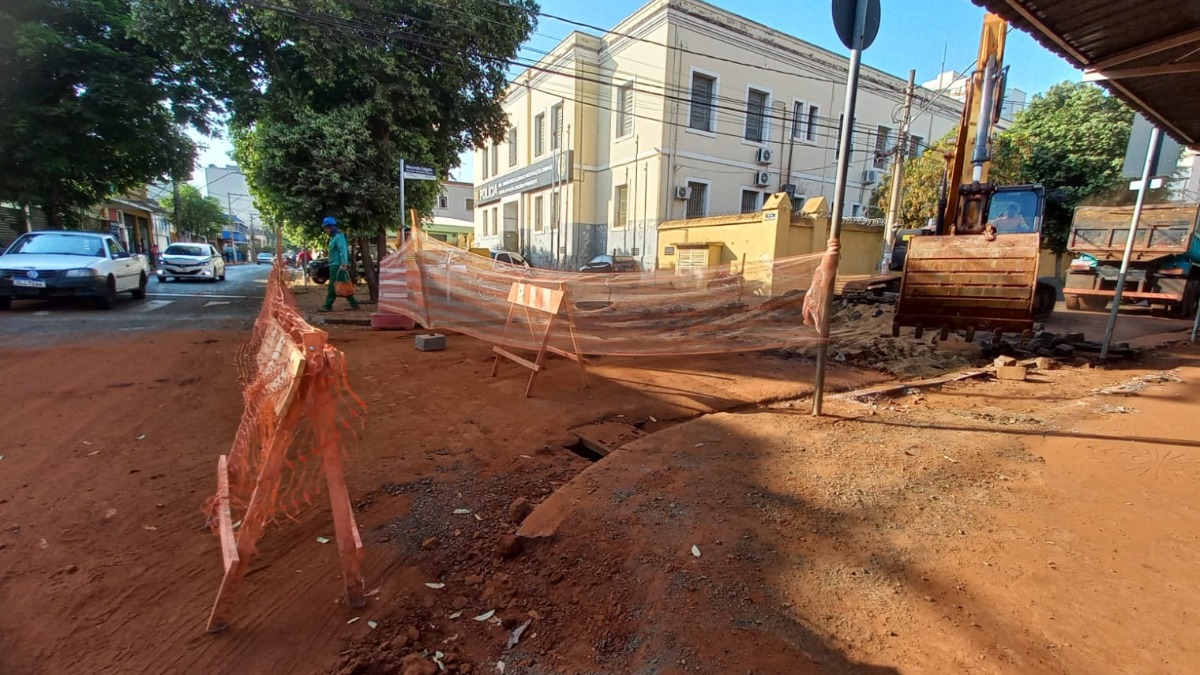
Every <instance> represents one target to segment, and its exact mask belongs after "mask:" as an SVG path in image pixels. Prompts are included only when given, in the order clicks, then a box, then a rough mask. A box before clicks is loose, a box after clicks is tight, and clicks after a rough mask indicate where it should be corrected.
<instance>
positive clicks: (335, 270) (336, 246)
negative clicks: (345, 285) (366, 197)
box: [321, 216, 358, 312]
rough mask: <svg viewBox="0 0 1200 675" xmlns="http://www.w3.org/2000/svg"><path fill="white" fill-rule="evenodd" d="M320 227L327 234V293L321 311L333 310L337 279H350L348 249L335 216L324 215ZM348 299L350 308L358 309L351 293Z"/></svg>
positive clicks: (356, 301) (336, 296)
mask: <svg viewBox="0 0 1200 675" xmlns="http://www.w3.org/2000/svg"><path fill="white" fill-rule="evenodd" d="M321 229H323V230H325V234H327V235H329V293H328V294H327V295H326V296H325V305H324V306H323V307H321V311H322V312H331V311H333V301H334V300H337V298H338V295H337V290H336V288H335V286H336V282H338V281H350V249H349V246H348V245H347V244H346V235H344V234H342V233H341V231H340V230H338V222H337V218H334V217H333V216H326V217H325V220H323V221H321ZM346 300H349V301H350V309H358V300H355V299H354V296H353V295H350V296H349V297H347V298H346Z"/></svg>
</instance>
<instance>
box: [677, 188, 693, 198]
mask: <svg viewBox="0 0 1200 675" xmlns="http://www.w3.org/2000/svg"><path fill="white" fill-rule="evenodd" d="M691 198H692V188H690V187H686V186H684V185H677V186H675V199H691Z"/></svg>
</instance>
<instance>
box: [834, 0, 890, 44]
mask: <svg viewBox="0 0 1200 675" xmlns="http://www.w3.org/2000/svg"><path fill="white" fill-rule="evenodd" d="M860 4H864V5H866V9H867V16H866V21H864V22H863V28H862V42H861V43H860V44H857V45H856V44H855V42H856V40H855V39H854V38H855V37H856V36H855V35H854V18H855V14H857V13H858V7H859V5H860ZM833 27H834V28H835V29H837V34H838V38H840V39H841V41H842V44H844V45H846V48H847V49H866V48H867V47H870V46H871V44H872V43H874V42H875V36H876V35H879V0H833Z"/></svg>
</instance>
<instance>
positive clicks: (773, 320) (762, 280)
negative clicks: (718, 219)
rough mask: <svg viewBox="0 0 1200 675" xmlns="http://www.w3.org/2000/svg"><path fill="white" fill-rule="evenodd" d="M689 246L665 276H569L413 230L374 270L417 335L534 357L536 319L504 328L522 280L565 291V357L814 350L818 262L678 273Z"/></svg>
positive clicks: (383, 303) (524, 316) (520, 319)
mask: <svg viewBox="0 0 1200 675" xmlns="http://www.w3.org/2000/svg"><path fill="white" fill-rule="evenodd" d="M695 250H696V252H695V253H692V252H690V251H691V250H690V249H683V248H680V249H679V251H678V252H677V253H676V259H677V260H679V261H680V267H677V268H676V269H673V270H655V271H647V272H629V273H615V274H607V273H606V274H594V273H572V272H560V271H553V270H540V269H531V268H525V267H517V266H514V265H509V264H505V263H500V262H496V261H493V260H492V259H490V258H485V257H483V256H479V255H476V254H473V253H470V252H468V251H465V250H463V249H460V248H457V247H454V246H451V245H449V244H446V243H444V242H440V241H437V240H436V239H432V238H430V237H428V236H426V235H424V234H422V233H419V232H418V233H417V234H416V236H414V237H412V238H410V239H409V240H408V241H407V242H405V244H404V246H402V247H401V249H400V250H399V251H397V252H396V253H394V254H393V255H391V256H389V257H387V258H386V259H384V261H383V262H382V264H381V265H380V309H381V310H383V311H385V312H392V313H396V314H402V315H405V316H408V317H410V318H411V319H413V320H414V321H416V322H418V323H420V324H421V325H423V326H425V327H426V328H444V329H447V330H453V331H456V332H459V333H464V334H467V335H471V336H473V337H476V338H480V339H483V340H486V341H488V342H492V343H496V344H502V345H506V346H509V347H515V348H522V349H537V348H538V346H539V345H540V343H541V340H542V331H543V330H544V329H545V322H544V321H541V320H539V318H538V317H536V316H533V315H531V314H529V313H527V312H525V311H523V310H518V311H515V312H513V321H514V323H513V324H512V325H510V326H509V327H508V329H507V330H506V328H505V326H506V321H507V319H508V317H509V315H510V309H511V308H512V305H511V304H510V303H509V302H508V296H509V292H510V289H511V288H512V286H513V284H514V283H521V284H529V285H532V286H537V287H543V288H550V289H557V290H562V291H563V292H564V300H563V303H562V309H561V311H560V312H559V314H558V317H560V318H559V320H556V321H555V322H553V323H552V324H551V326H550V334H549V344H550V345H551V346H552V347H556V348H558V349H562V350H566V351H570V352H578V353H583V354H596V355H624V356H642V355H668V354H703V353H727V352H745V351H757V350H762V349H772V348H780V347H796V346H804V345H811V344H818V343H820V341H821V338H820V336H819V335H818V332H817V327H816V326H817V321H818V318H819V315H820V311H821V305H822V303H821V302H820V301H819V299H820V298H821V297H822V296H823V284H826V283H831V282H832V276H833V275H832V274H831V273H827V272H824V271H822V270H823V266H822V261H823V260H826V254H815V255H804V256H795V257H789V258H778V259H769V260H749V261H745V262H742V261H740V260H738V261H733V262H731V263H728V264H721V265H711V266H710V265H705V264H688V265H686V266H684V265H683V263H684V262H685V259H686V261H687V262H689V263H690V262H692V261H697V258H699V261H700V262H701V263H702V262H703V261H704V258H705V257H706V256H707V254H708V248H707V247H706V246H705V247H698V248H697V249H695ZM685 251H686V253H685ZM833 264H834V266H836V262H834V263H833ZM824 267H829V264H828V263H826V265H825V266H824ZM819 271H820V272H819ZM814 279H815V280H816V281H815V285H814ZM806 298H807V302H806ZM806 319H807V321H806ZM534 324H536V326H535V325H534Z"/></svg>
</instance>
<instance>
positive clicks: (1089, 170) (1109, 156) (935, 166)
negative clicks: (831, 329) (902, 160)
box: [872, 82, 1133, 253]
mask: <svg viewBox="0 0 1200 675" xmlns="http://www.w3.org/2000/svg"><path fill="white" fill-rule="evenodd" d="M1132 123H1133V112H1132V111H1131V110H1130V109H1129V108H1128V107H1127V106H1126V105H1125V104H1124V103H1122V102H1121V101H1119V100H1117V99H1116V98H1114V97H1112V96H1109V95H1108V94H1106V93H1105V92H1104V91H1103V90H1102V89H1100V88H1099V87H1096V86H1093V85H1090V84H1084V83H1076V82H1062V83H1060V84H1056V85H1054V86H1053V87H1051V88H1050V89H1049V90H1048V91H1047V92H1046V93H1045V94H1039V95H1036V96H1034V97H1033V99H1032V100H1031V101H1030V103H1029V105H1028V106H1027V107H1026V108H1025V110H1023V111H1021V112H1020V113H1018V114H1017V117H1016V119H1015V120H1013V124H1012V126H1010V127H1009V128H1008V129H1006V130H1005V131H1003V132H1001V133H999V134H997V136H996V139H995V143H994V147H993V152H992V155H993V159H992V166H991V169H990V174H989V179H990V180H991V181H993V182H995V183H998V184H1000V185H1017V184H1025V183H1041V184H1042V185H1043V186H1045V188H1046V211H1045V217H1044V219H1043V224H1042V245H1043V246H1044V247H1046V248H1048V249H1050V250H1052V251H1054V252H1055V253H1062V252H1063V251H1064V250H1065V247H1066V243H1067V237H1068V235H1069V233H1070V228H1071V217H1072V214H1073V213H1074V210H1075V207H1076V206H1078V205H1079V204H1081V203H1083V202H1085V201H1088V202H1090V203H1095V202H1097V201H1100V202H1105V201H1111V200H1110V197H1115V198H1116V199H1117V200H1120V199H1123V195H1124V194H1125V193H1128V191H1127V190H1124V188H1123V183H1124V181H1123V180H1122V178H1121V165H1122V163H1123V162H1124V159H1125V146H1126V144H1127V143H1128V141H1129V131H1130V129H1131V127H1132ZM956 134H957V130H955V131H952V132H951V133H950V134H947V135H946V137H944V138H942V139H941V140H939V141H938V142H937V143H936V144H935V147H934V149H932V150H927V151H926V152H925V153H924V154H922V155H921V156H920V157H918V158H916V159H912V160H909V161H908V162H907V163H906V164H905V167H904V197H903V199H902V202H901V203H902V205H901V209H900V221H901V222H902V223H903V224H904V226H906V227H918V226H920V225H922V224H924V223H925V222H926V220H928V219H929V218H930V217H932V216H933V215H934V213H935V211H936V209H937V200H938V197H939V195H940V186H941V180H942V174H943V173H944V172H945V168H946V161H945V159H944V156H943V155H944V154H945V153H946V152H949V151H950V150H951V149H952V148H953V144H954V141H955V135H956ZM890 180H891V177H890V176H888V177H886V178H885V179H884V180H881V181H880V185H879V186H878V187H876V189H875V192H874V193H873V194H872V207H873V208H877V209H880V211H879V212H880V213H882V212H884V211H886V209H887V203H888V202H887V200H888V190H889V188H890Z"/></svg>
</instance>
